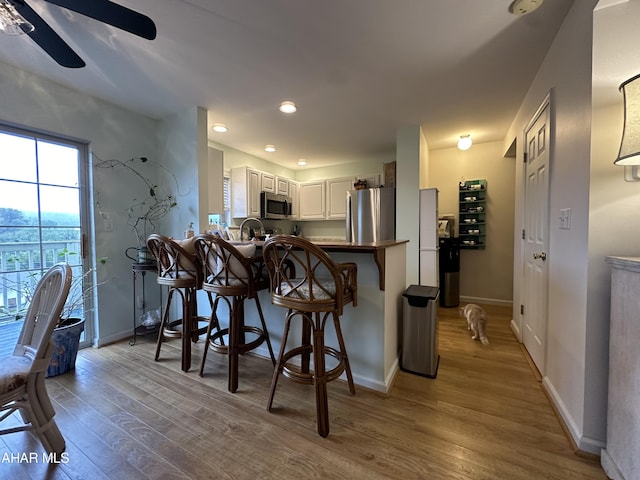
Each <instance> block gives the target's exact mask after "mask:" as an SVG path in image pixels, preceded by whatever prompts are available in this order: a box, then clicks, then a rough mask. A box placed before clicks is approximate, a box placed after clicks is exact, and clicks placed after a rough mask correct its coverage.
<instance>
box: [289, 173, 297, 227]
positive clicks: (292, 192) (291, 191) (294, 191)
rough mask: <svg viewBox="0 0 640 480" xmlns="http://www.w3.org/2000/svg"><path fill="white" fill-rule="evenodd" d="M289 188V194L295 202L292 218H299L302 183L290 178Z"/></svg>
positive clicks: (292, 208) (292, 207)
mask: <svg viewBox="0 0 640 480" xmlns="http://www.w3.org/2000/svg"><path fill="white" fill-rule="evenodd" d="M288 190H289V193H288V195H289V197H291V201H292V202H293V205H292V206H291V217H290V218H291V220H298V219H299V218H300V193H299V192H300V184H299V183H298V182H294V181H293V180H289V185H288Z"/></svg>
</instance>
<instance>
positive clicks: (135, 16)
mask: <svg viewBox="0 0 640 480" xmlns="http://www.w3.org/2000/svg"><path fill="white" fill-rule="evenodd" d="M46 1H47V2H48V3H53V4H54V5H58V6H60V7H63V8H66V9H69V10H73V11H74V12H78V13H80V14H82V15H84V16H86V17H90V18H93V19H95V20H99V21H100V22H103V23H108V24H109V25H112V26H114V27H117V28H120V29H122V30H125V31H127V32H129V33H133V34H134V35H138V36H139V37H142V38H146V39H147V40H153V39H154V38H156V24H155V23H153V20H151V19H150V18H149V17H147V16H146V15H143V14H141V13H138V12H136V11H134V10H131V9H129V8H127V7H123V6H122V5H118V4H117V3H113V2H110V1H109V0H46Z"/></svg>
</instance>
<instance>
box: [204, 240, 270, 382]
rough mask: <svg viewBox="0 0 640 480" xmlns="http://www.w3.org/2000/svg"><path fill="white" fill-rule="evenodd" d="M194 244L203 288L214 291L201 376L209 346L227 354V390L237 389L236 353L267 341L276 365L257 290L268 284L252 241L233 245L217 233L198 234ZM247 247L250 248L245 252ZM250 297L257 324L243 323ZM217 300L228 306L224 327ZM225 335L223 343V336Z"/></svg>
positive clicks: (245, 351) (249, 349)
mask: <svg viewBox="0 0 640 480" xmlns="http://www.w3.org/2000/svg"><path fill="white" fill-rule="evenodd" d="M194 247H195V251H196V255H197V257H198V259H199V261H200V263H201V265H202V268H203V277H204V281H203V283H202V288H203V290H205V291H206V292H209V293H212V294H215V299H214V301H213V306H212V308H211V318H210V319H209V325H208V328H207V334H206V338H207V344H206V345H205V349H204V353H203V355H202V364H201V366H200V376H202V375H203V373H204V365H205V362H206V360H207V351H208V350H209V347H211V349H212V350H213V351H215V352H217V353H223V354H227V355H228V357H229V373H228V389H229V391H230V392H232V393H233V392H235V391H236V390H237V389H238V355H243V354H245V353H247V352H249V351H251V350H254V349H255V348H257V347H259V346H260V345H262V344H263V343H265V342H266V344H267V348H268V349H269V355H270V356H271V361H272V362H273V363H274V364H275V357H274V355H273V349H272V348H271V340H270V339H269V331H268V330H267V325H266V323H265V321H264V315H263V313H262V307H261V306H260V300H259V299H258V295H257V292H258V291H259V290H263V289H265V288H267V287H268V279H267V277H266V271H264V272H263V267H264V264H263V262H262V258H261V257H256V256H255V248H256V246H255V244H246V245H237V246H234V245H232V244H231V243H229V242H227V241H226V240H224V239H223V238H221V237H220V236H219V235H208V234H203V235H198V236H196V238H195V242H194ZM248 249H250V251H248ZM248 298H253V299H254V301H255V304H256V309H257V310H258V316H259V318H260V326H259V327H257V326H249V325H245V321H244V301H245V299H248ZM220 302H224V303H225V304H226V305H227V309H228V311H229V317H228V319H227V325H228V326H227V327H226V328H224V329H223V328H221V326H220V319H219V317H218V306H219V304H220ZM225 337H227V341H226V342H225V340H224V338H225Z"/></svg>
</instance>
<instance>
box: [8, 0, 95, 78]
mask: <svg viewBox="0 0 640 480" xmlns="http://www.w3.org/2000/svg"><path fill="white" fill-rule="evenodd" d="M13 6H14V7H15V8H16V10H17V11H18V12H19V13H20V15H22V16H23V17H24V18H25V19H26V20H28V21H29V22H30V23H31V24H32V25H33V26H34V27H35V29H34V30H33V31H31V32H29V33H27V35H29V37H31V39H32V40H33V41H34V42H36V43H37V44H38V45H39V46H40V48H42V49H43V50H44V51H45V52H47V53H48V54H49V56H50V57H51V58H53V59H54V60H55V61H56V62H58V63H59V64H60V65H62V66H63V67H69V68H82V67H84V66H85V65H86V64H85V63H84V60H82V59H81V58H80V57H79V56H78V55H77V54H76V52H74V51H73V50H72V49H71V47H70V46H69V45H67V43H66V42H65V41H64V40H63V39H62V38H60V36H59V35H58V34H57V33H56V32H54V31H53V29H52V28H51V27H50V26H49V25H48V24H47V22H45V21H44V20H43V19H42V17H41V16H40V15H38V14H37V13H36V12H35V11H34V10H33V9H32V8H31V7H30V6H29V5H27V4H26V3H24V2H23V1H21V2H17V1H16V2H13Z"/></svg>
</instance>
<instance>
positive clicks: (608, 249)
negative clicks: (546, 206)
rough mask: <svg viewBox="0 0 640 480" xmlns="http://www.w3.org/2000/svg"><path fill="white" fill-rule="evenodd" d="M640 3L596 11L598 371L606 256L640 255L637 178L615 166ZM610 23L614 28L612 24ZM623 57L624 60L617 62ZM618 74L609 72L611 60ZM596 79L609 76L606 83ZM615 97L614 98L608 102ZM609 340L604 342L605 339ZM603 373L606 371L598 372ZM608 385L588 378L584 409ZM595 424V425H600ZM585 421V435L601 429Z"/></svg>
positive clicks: (600, 400) (593, 203)
mask: <svg viewBox="0 0 640 480" xmlns="http://www.w3.org/2000/svg"><path fill="white" fill-rule="evenodd" d="M639 22H640V2H638V1H630V2H626V3H623V4H618V5H613V6H611V7H608V8H605V9H602V10H597V11H596V12H595V14H594V31H593V51H594V55H593V71H594V74H593V75H594V88H593V118H592V137H591V190H590V209H589V213H590V215H589V271H588V296H587V351H588V352H597V353H598V354H597V355H589V356H588V357H587V362H586V368H585V370H586V371H587V372H589V374H590V375H592V372H601V371H602V369H603V367H606V366H607V361H606V360H607V358H608V348H607V347H608V338H609V322H608V319H609V307H610V286H611V268H610V266H609V265H608V264H606V263H605V261H604V258H605V257H606V256H609V255H616V256H617V255H621V256H639V255H640V246H639V245H638V238H640V225H639V224H638V222H637V221H635V220H636V218H637V216H638V212H639V211H640V183H638V182H625V181H624V179H623V178H624V169H623V167H619V166H615V165H613V161H614V159H615V158H616V156H617V153H618V148H619V147H620V139H621V137H622V121H623V100H622V94H621V93H619V92H618V86H619V84H620V83H622V82H623V81H624V80H627V79H628V78H630V77H631V76H633V75H636V74H638V73H639V72H640V58H638V56H637V53H638V45H639V44H640V29H638V24H639ZM612 26H614V28H612ZM622 59H625V60H624V61H621V60H622ZM612 61H613V62H616V63H618V65H616V70H615V71H616V72H623V71H624V72H625V73H621V76H619V77H613V76H612V72H613V71H614V70H613V68H610V62H612ZM599 79H607V80H609V81H608V83H607V84H606V85H604V84H603V82H600V81H599ZM612 102H613V103H612ZM605 340H606V341H607V344H606V345H603V341H605ZM601 375H602V376H603V377H604V373H602V374H601ZM600 388H602V389H603V392H605V393H606V384H604V386H603V385H601V384H600V383H587V385H586V389H587V390H586V395H585V397H586V398H585V402H586V404H585V412H586V413H588V412H589V411H590V410H591V411H598V412H599V411H602V409H606V406H607V401H606V397H603V395H602V393H601V392H600V390H599V389H600ZM598 426H599V425H598ZM589 428H593V427H592V426H591V425H590V424H589V423H586V424H585V434H587V435H588V436H595V435H596V434H600V430H596V431H595V432H591V431H590V430H588V429H589Z"/></svg>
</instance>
